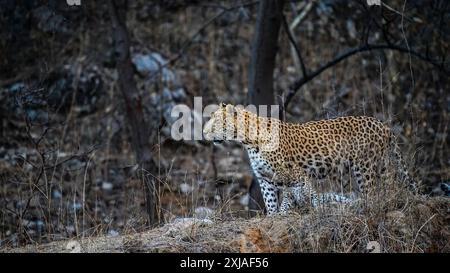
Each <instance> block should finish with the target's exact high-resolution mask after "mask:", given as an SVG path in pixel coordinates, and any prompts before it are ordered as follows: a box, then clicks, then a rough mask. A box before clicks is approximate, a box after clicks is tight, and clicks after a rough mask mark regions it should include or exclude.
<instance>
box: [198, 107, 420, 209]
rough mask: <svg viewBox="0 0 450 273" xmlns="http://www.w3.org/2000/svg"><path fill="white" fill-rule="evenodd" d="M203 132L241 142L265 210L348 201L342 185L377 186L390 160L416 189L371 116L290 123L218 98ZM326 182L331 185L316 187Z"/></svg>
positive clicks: (386, 131)
mask: <svg viewBox="0 0 450 273" xmlns="http://www.w3.org/2000/svg"><path fill="white" fill-rule="evenodd" d="M203 133H204V136H205V138H206V139H208V140H212V141H215V142H217V141H223V140H234V141H238V142H240V143H242V144H243V146H244V147H245V148H246V150H247V152H248V155H249V158H250V163H251V167H252V169H253V172H254V174H255V176H256V177H257V179H258V182H259V184H260V187H261V191H262V196H263V199H264V202H265V205H266V209H267V212H268V214H274V213H278V212H286V211H288V210H290V209H291V208H292V206H294V205H302V204H311V205H312V206H318V205H319V204H322V203H329V202H340V203H344V202H350V201H351V200H352V199H351V196H348V197H347V196H345V194H344V190H345V191H346V192H347V189H350V191H351V192H356V194H357V195H364V194H367V193H368V192H370V191H371V190H374V189H376V185H379V184H377V182H382V181H383V179H382V175H383V174H384V173H386V170H387V167H388V165H389V164H392V163H395V164H394V165H395V166H396V169H398V170H400V172H399V174H400V179H401V181H405V183H406V184H407V185H409V186H410V187H412V188H413V189H415V182H414V181H413V180H412V179H411V178H410V176H409V175H408V172H407V171H406V168H405V166H404V164H403V160H402V157H401V154H400V149H399V146H398V145H397V141H396V137H395V135H394V134H393V132H392V130H391V129H390V128H389V127H388V126H386V125H385V124H383V123H382V122H381V121H379V120H377V119H375V118H373V117H367V116H346V117H339V118H335V119H328V120H320V121H311V122H307V123H303V124H292V123H285V122H282V121H280V120H278V119H274V118H265V117H260V116H258V115H256V114H254V113H252V112H250V111H247V110H245V109H243V108H241V107H236V106H233V105H224V104H221V105H220V106H219V108H218V110H216V111H215V112H213V113H212V115H211V119H210V120H209V121H208V122H207V123H206V124H205V126H204V130H203ZM350 178H351V179H350ZM324 181H328V182H329V183H326V182H324ZM351 181H353V182H351ZM324 185H328V186H329V191H327V192H325V193H318V189H319V188H324ZM279 192H281V193H282V195H281V196H282V201H281V204H279V202H278V198H279ZM322 192H323V191H322Z"/></svg>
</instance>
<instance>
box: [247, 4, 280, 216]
mask: <svg viewBox="0 0 450 273" xmlns="http://www.w3.org/2000/svg"><path fill="white" fill-rule="evenodd" d="M283 5H284V1H283V0H261V1H260V2H259V8H258V16H257V20H256V31H255V36H254V38H253V39H254V40H253V45H252V55H251V59H250V68H249V81H248V82H249V86H248V100H249V103H251V104H254V105H257V106H259V105H274V104H276V103H275V95H274V90H273V71H274V68H275V59H276V55H277V51H278V34H279V31H280V26H281V24H282V18H283V17H282V16H283ZM249 194H250V201H249V209H250V214H251V215H254V212H255V211H257V210H260V209H263V208H265V206H264V201H263V199H262V195H261V190H260V187H259V184H258V182H257V180H256V178H255V177H253V180H252V184H251V185H250V189H249Z"/></svg>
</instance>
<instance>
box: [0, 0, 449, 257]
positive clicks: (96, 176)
mask: <svg viewBox="0 0 450 273" xmlns="http://www.w3.org/2000/svg"><path fill="white" fill-rule="evenodd" d="M261 2H262V3H265V5H266V6H265V8H264V6H263V5H262V4H261ZM270 5H272V6H270ZM258 13H259V14H265V15H264V17H258ZM264 18H265V19H264ZM449 22H450V3H449V2H448V1H446V0H441V1H439V0H433V1H418V0H409V1H383V5H382V6H378V5H373V6H370V5H368V4H367V2H366V1H363V0H360V1H340V0H322V1H319V0H318V1H266V0H260V1H245V0H242V1H241V0H239V1H235V0H231V1H200V0H199V1H177V0H167V1H162V0H161V1H140V0H136V1H81V5H80V6H69V5H67V3H66V1H56V0H55V1H52V0H49V1H39V0H24V1H10V0H1V1H0V26H1V27H0V37H1V39H0V128H1V131H0V183H1V184H0V248H1V247H18V246H23V245H25V244H29V243H46V242H50V241H54V240H59V239H66V238H76V237H84V236H95V235H109V236H116V235H118V234H128V233H133V232H138V231H142V230H146V229H148V228H149V227H150V226H160V225H162V224H163V223H167V222H170V221H172V220H173V219H176V218H177V217H191V216H192V215H203V214H208V213H214V214H220V215H221V217H222V219H235V218H236V217H237V218H247V217H251V216H254V214H255V213H253V215H249V206H250V209H251V210H255V212H256V213H261V212H258V209H257V203H258V202H257V201H258V200H257V199H258V196H257V193H254V192H253V193H252V194H249V189H250V192H251V188H253V187H256V186H257V185H254V184H253V186H252V173H251V171H250V169H249V166H248V162H247V159H246V155H245V151H244V150H243V149H242V148H241V147H240V146H239V145H236V144H233V143H226V144H224V145H221V146H213V145H212V144H211V143H208V142H204V141H174V140H172V139H171V136H170V126H171V124H172V123H173V122H174V118H173V117H171V115H170V111H171V109H172V108H173V107H174V106H175V105H176V104H187V105H189V106H191V107H192V106H193V98H194V97H195V96H200V97H202V98H203V105H204V106H205V105H207V104H211V103H214V104H218V103H220V102H224V103H232V104H248V103H250V102H253V103H256V104H264V103H267V102H270V103H275V104H280V105H281V106H282V107H283V110H284V117H283V118H284V119H285V120H286V121H289V122H306V121H310V120H317V119H323V118H331V117H336V116H343V115H369V116H374V117H377V118H379V119H381V120H383V121H385V122H387V123H389V124H390V125H391V126H392V127H393V128H395V131H396V132H397V133H398V135H399V139H400V142H401V146H402V150H403V151H404V153H405V157H406V158H407V162H408V165H409V168H410V171H411V172H412V173H413V175H414V176H415V177H417V178H418V179H419V180H421V181H422V182H423V184H424V188H423V193H424V194H427V195H431V196H434V195H440V194H442V191H441V189H440V187H439V185H440V184H439V183H441V182H446V181H449V180H450V141H449V140H450V138H449V126H450V91H449V90H450V89H449V88H450V80H449V79H450V77H449V75H450V67H449V62H448V60H449V56H448V55H449V47H450V44H449V43H450V37H449V36H450V28H449ZM263 24H267V25H265V26H262V25H263ZM258 31H259V32H260V33H258ZM258 35H259V36H258ZM256 37H259V38H260V39H261V40H260V44H258V41H257V38H256ZM273 37H275V38H273ZM252 45H254V46H253V47H252ZM255 45H258V47H256V49H255ZM258 56H260V57H258ZM261 56H263V57H261ZM264 56H269V57H271V58H273V60H274V62H272V63H271V62H270V60H269V61H268V62H266V63H264V62H263V63H261V62H258V60H261V59H258V58H262V59H263V60H264ZM258 73H260V74H258ZM268 75H269V76H268ZM272 76H273V79H272V78H271V77H272ZM258 92H262V93H261V94H259V93H258ZM192 119H193V120H202V117H201V113H197V114H193V116H192ZM254 199H255V200H254ZM447 247H448V245H447ZM447 250H448V248H447Z"/></svg>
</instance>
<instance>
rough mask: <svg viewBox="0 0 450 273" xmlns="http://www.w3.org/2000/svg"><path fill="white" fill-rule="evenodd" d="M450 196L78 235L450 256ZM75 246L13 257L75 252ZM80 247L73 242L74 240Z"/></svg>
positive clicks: (108, 240) (97, 242)
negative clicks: (370, 247)
mask: <svg viewBox="0 0 450 273" xmlns="http://www.w3.org/2000/svg"><path fill="white" fill-rule="evenodd" d="M449 207H450V199H449V198H444V197H433V198H431V197H427V196H418V195H413V194H411V193H410V192H408V191H406V190H404V189H399V188H398V187H396V188H395V190H390V191H389V192H388V193H387V194H386V195H383V196H378V197H376V196H373V197H372V198H370V199H369V200H366V201H362V202H355V203H354V204H352V205H347V206H341V205H339V206H327V207H322V208H318V209H310V210H303V211H302V212H293V213H291V214H289V215H278V216H273V217H256V218H253V219H249V220H246V219H243V218H232V219H226V220H225V219H220V218H219V217H218V216H217V215H216V216H215V217H213V218H212V219H209V220H201V219H194V218H184V221H175V222H172V223H168V224H166V225H164V226H162V227H160V228H156V229H153V230H149V231H145V232H141V233H131V234H127V235H122V236H115V237H105V236H101V237H87V238H83V239H77V238H74V239H73V240H74V241H76V242H77V243H79V244H80V251H81V252H370V251H371V250H368V249H367V246H368V244H369V243H370V242H372V243H373V242H374V241H375V242H376V244H379V246H380V251H381V252H450V216H449V215H450V214H449ZM68 243H69V241H60V242H54V243H50V244H44V245H28V246H26V247H24V248H14V249H4V250H3V251H5V252H10V251H13V252H68V251H71V249H68V248H67V245H68ZM72 244H73V243H72Z"/></svg>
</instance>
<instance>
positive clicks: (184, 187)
mask: <svg viewBox="0 0 450 273" xmlns="http://www.w3.org/2000/svg"><path fill="white" fill-rule="evenodd" d="M192 190H193V188H192V186H191V185H189V184H187V183H182V184H181V185H180V191H181V192H182V193H184V194H189V193H191V192H192Z"/></svg>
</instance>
